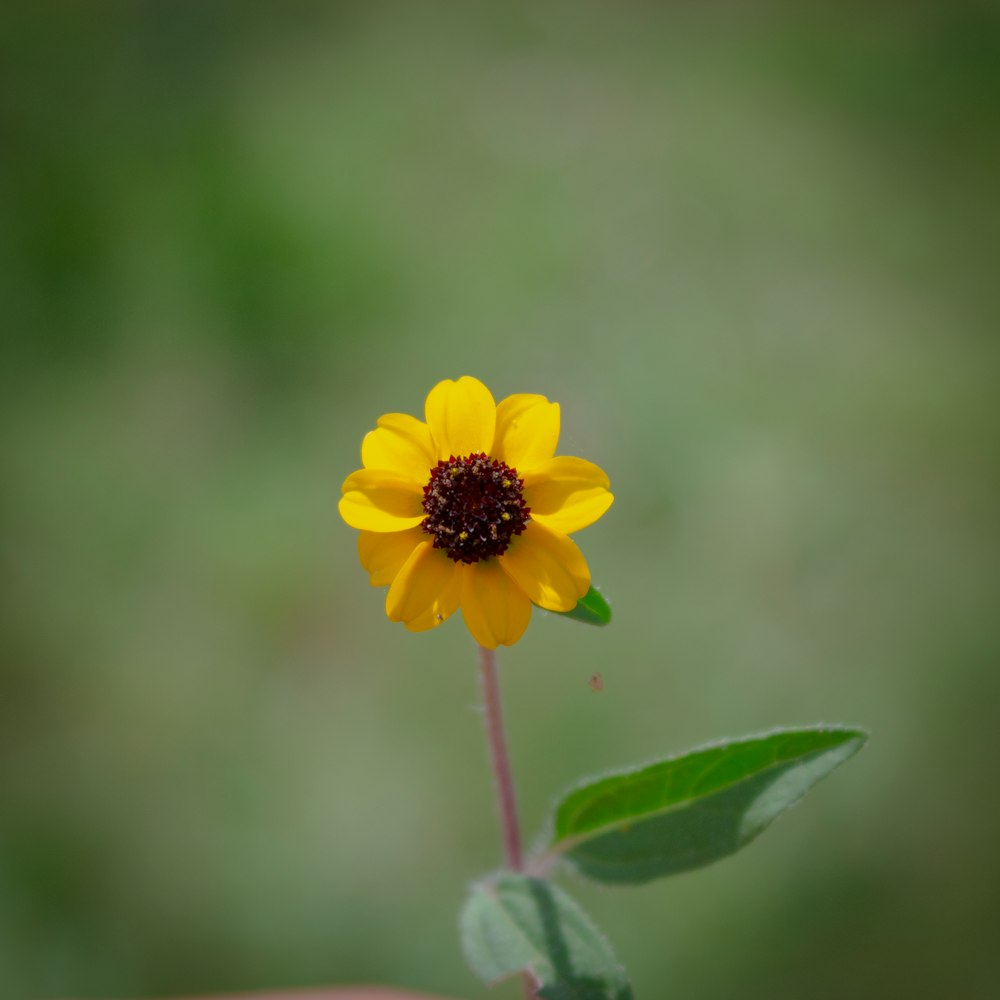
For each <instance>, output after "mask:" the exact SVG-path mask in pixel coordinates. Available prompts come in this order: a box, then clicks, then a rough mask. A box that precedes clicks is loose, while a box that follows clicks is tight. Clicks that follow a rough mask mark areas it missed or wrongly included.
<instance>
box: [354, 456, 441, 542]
mask: <svg viewBox="0 0 1000 1000" xmlns="http://www.w3.org/2000/svg"><path fill="white" fill-rule="evenodd" d="M342 489H343V492H344V495H343V496H342V497H341V499H340V504H339V510H340V516H341V517H342V518H343V519H344V520H345V521H346V522H347V523H348V524H349V525H350V526H351V527H352V528H360V529H361V530H362V531H403V530H405V529H406V528H415V527H416V526H417V525H418V524H420V522H421V521H422V520H423V519H424V509H423V506H422V505H421V502H422V500H423V493H422V491H421V489H420V487H419V486H417V485H416V484H415V483H413V482H408V481H407V480H405V479H400V478H398V477H397V476H394V475H393V474H392V473H391V472H384V471H383V470H381V469H359V470H358V471H357V472H352V473H351V475H349V476H348V477H347V478H346V479H345V480H344V485H343V487H342Z"/></svg>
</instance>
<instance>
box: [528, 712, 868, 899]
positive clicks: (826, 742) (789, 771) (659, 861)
mask: <svg viewBox="0 0 1000 1000" xmlns="http://www.w3.org/2000/svg"><path fill="white" fill-rule="evenodd" d="M866 739H867V734H866V733H864V732H863V731H862V730H860V729H851V728H844V727H836V726H815V727H810V728H805V729H786V730H778V731H775V732H772V733H766V734H762V735H758V736H750V737H745V738H743V739H739V740H731V741H727V742H722V743H717V744H714V745H712V746H707V747H703V748H700V749H697V750H694V751H692V752H690V753H687V754H684V755H683V756H680V757H674V758H671V759H667V760H662V761H658V762H656V763H653V764H648V765H646V766H644V767H639V768H635V769H631V770H626V771H621V772H618V773H615V774H612V775H609V776H606V777H601V778H597V779H594V780H588V781H587V782H586V783H585V784H583V785H580V786H579V787H577V788H575V789H573V790H572V791H570V792H569V793H568V794H567V795H566V796H565V797H564V798H563V799H562V800H561V801H560V802H558V803H557V804H556V810H555V818H554V823H553V827H554V832H553V836H552V842H551V846H550V848H549V850H548V851H547V852H546V854H545V855H544V856H543V858H542V859H541V861H542V863H543V866H544V862H545V861H546V860H548V859H551V858H553V857H560V856H562V857H565V858H566V859H567V860H569V861H570V862H571V863H572V864H573V865H574V866H575V867H576V868H577V869H579V871H581V872H582V873H583V874H585V875H588V876H590V877H591V878H594V879H598V880H600V881H602V882H646V881H649V880H650V879H654V878H659V877H661V876H663V875H673V874H675V873H677V872H683V871H689V870H690V869H692V868H700V867H701V866H702V865H707V864H709V863H711V862H713V861H717V860H718V859H719V858H724V857H725V856H726V855H728V854H732V853H733V852H734V851H737V850H739V848H741V847H743V846H744V845H745V844H747V843H749V842H750V841H751V840H753V838H754V837H756V836H757V835H758V834H759V833H760V832H761V831H762V830H764V828H765V827H767V826H768V824H769V823H770V822H771V821H772V820H773V819H774V818H775V817H776V816H777V815H778V814H779V813H780V812H782V811H783V810H785V809H787V808H788V807H789V806H790V805H792V804H793V803H795V802H796V801H798V799H800V798H801V797H802V795H804V794H805V792H806V791H807V790H808V789H809V788H810V787H811V786H812V785H813V784H815V783H816V782H817V781H819V779H820V778H822V777H823V776H824V775H826V774H829V772H830V771H832V770H833V769H834V768H835V767H836V766H837V765H838V764H840V763H842V762H843V761H845V760H847V758H848V757H850V756H852V755H853V754H854V753H856V752H857V751H858V750H859V749H860V748H861V746H862V745H863V744H864V742H865V740H866Z"/></svg>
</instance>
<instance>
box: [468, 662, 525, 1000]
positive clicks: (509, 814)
mask: <svg viewBox="0 0 1000 1000" xmlns="http://www.w3.org/2000/svg"><path fill="white" fill-rule="evenodd" d="M479 666H480V675H481V676H482V679H483V708H484V710H485V712H486V738H487V740H488V742H489V745H490V763H491V764H492V765H493V777H494V779H495V780H496V789H497V806H498V808H499V809H500V829H501V830H502V832H503V853H504V859H505V860H506V862H507V867H508V868H509V869H510V870H511V871H515V872H519V871H521V870H522V869H523V859H522V856H521V831H520V828H519V827H518V823H517V801H516V799H515V798H514V781H513V779H512V778H511V774H510V758H509V757H508V756H507V737H506V736H505V735H504V728H503V711H502V710H501V707H500V683H499V680H498V678H497V654H496V651H495V650H492V649H486V647H485V646H480V647H479ZM522 981H523V984H524V997H525V1000H537V998H538V994H537V993H536V992H535V984H534V978H533V977H532V976H531V975H529V974H528V973H527V972H525V973H524V975H523V976H522Z"/></svg>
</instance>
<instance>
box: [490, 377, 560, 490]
mask: <svg viewBox="0 0 1000 1000" xmlns="http://www.w3.org/2000/svg"><path fill="white" fill-rule="evenodd" d="M558 443H559V404H558V403H550V402H549V401H548V400H547V399H546V398H545V397H544V396H535V395H531V394H530V393H520V394H518V395H515V396H508V397H507V398H506V399H503V400H501V401H500V405H499V406H497V430H496V439H495V440H494V443H493V457H494V458H499V459H500V460H501V461H503V462H506V463H507V464H508V465H510V466H513V467H514V468H515V469H517V471H518V473H519V474H520V475H524V472H525V470H526V469H530V468H533V467H534V466H536V465H538V463H539V462H544V461H545V460H546V459H550V458H552V456H553V455H554V454H555V453H556V445H557V444H558Z"/></svg>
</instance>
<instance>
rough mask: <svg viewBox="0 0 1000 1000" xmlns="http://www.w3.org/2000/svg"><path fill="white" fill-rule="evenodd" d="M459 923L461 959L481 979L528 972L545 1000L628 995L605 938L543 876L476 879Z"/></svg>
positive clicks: (625, 998)
mask: <svg viewBox="0 0 1000 1000" xmlns="http://www.w3.org/2000/svg"><path fill="white" fill-rule="evenodd" d="M459 928H460V933H461V937H462V951H463V952H464V954H465V959H466V961H467V962H468V963H469V966H470V968H471V969H472V970H473V972H475V973H476V975H478V976H479V977H480V978H482V979H483V980H484V981H486V982H487V983H494V982H497V981H498V980H501V979H506V978H507V977H508V976H513V975H516V974H517V973H519V972H528V973H530V974H531V975H532V976H533V977H534V979H535V981H536V982H537V984H538V987H539V991H538V995H539V996H540V997H543V998H545V1000H632V990H631V988H630V987H629V984H628V980H627V979H626V978H625V973H624V970H623V969H622V967H621V966H620V965H619V964H618V961H617V959H616V958H615V956H614V953H613V952H612V950H611V946H610V945H609V944H608V942H607V941H606V940H605V938H604V936H603V935H602V934H601V932H600V931H599V930H598V929H597V928H596V927H595V926H594V925H593V923H592V922H591V920H590V918H589V917H588V916H587V915H586V914H585V913H584V912H583V910H581V909H580V907H579V906H578V905H577V904H576V903H575V902H574V901H573V899H571V898H570V897H569V896H568V895H567V894H566V893H565V892H563V891H562V890H561V889H558V888H557V887H556V886H554V885H552V883H551V882H548V881H546V880H544V879H539V878H529V877H527V876H525V875H515V874H513V873H505V874H502V875H499V876H497V877H496V878H494V879H490V880H487V881H485V882H479V883H477V884H476V885H474V886H473V887H472V889H471V890H470V893H469V898H468V899H467V900H466V903H465V906H464V907H463V908H462V913H461V917H460V918H459Z"/></svg>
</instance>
